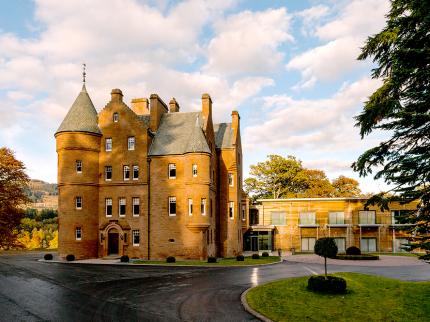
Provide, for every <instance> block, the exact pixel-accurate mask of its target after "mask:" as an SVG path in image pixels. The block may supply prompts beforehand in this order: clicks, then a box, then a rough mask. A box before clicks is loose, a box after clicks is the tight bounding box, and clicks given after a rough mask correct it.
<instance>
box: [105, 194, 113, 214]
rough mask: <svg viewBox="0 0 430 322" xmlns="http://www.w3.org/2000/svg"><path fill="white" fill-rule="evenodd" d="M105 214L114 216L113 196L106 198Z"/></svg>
mask: <svg viewBox="0 0 430 322" xmlns="http://www.w3.org/2000/svg"><path fill="white" fill-rule="evenodd" d="M105 214H106V217H112V198H106V199H105Z"/></svg>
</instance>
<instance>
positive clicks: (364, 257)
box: [336, 254, 379, 260]
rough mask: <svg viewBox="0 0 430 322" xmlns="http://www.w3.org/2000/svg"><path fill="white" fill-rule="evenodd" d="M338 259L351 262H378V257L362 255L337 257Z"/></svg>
mask: <svg viewBox="0 0 430 322" xmlns="http://www.w3.org/2000/svg"><path fill="white" fill-rule="evenodd" d="M336 259H349V260H377V259H379V256H378V255H371V254H361V255H343V254H342V255H337V256H336Z"/></svg>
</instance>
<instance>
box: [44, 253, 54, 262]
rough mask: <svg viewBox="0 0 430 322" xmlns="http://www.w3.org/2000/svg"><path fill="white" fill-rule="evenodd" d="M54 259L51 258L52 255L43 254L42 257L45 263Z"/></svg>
mask: <svg viewBox="0 0 430 322" xmlns="http://www.w3.org/2000/svg"><path fill="white" fill-rule="evenodd" d="M53 258H54V257H53V256H52V254H45V256H43V259H44V260H46V261H50V260H52V259H53Z"/></svg>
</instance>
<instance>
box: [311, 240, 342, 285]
mask: <svg viewBox="0 0 430 322" xmlns="http://www.w3.org/2000/svg"><path fill="white" fill-rule="evenodd" d="M314 252H315V254H317V255H319V256H322V257H324V270H325V278H326V279H327V257H330V258H334V257H336V255H337V246H336V243H335V241H334V238H331V237H323V238H320V239H318V240H317V241H316V243H315V247H314Z"/></svg>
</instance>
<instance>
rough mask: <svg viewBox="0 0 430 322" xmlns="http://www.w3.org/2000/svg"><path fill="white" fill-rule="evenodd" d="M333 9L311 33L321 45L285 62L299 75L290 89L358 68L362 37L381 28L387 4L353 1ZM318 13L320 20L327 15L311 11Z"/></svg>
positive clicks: (307, 21) (387, 2) (322, 10)
mask: <svg viewBox="0 0 430 322" xmlns="http://www.w3.org/2000/svg"><path fill="white" fill-rule="evenodd" d="M338 8H340V9H338ZM334 9H335V10H339V12H338V14H337V15H335V17H334V18H333V19H332V20H331V21H329V22H327V23H325V24H323V25H321V26H318V27H316V29H315V31H314V35H315V36H317V37H318V38H319V39H320V40H321V41H324V42H325V43H324V44H322V45H320V46H317V47H314V48H311V49H309V50H307V51H305V52H303V53H300V54H298V55H296V56H295V57H293V58H292V59H291V60H290V61H289V62H288V63H287V65H286V68H287V69H288V70H297V71H299V72H300V74H301V76H302V79H301V81H300V82H299V83H298V84H296V85H295V86H294V87H293V88H294V89H307V88H311V87H313V86H314V85H315V84H316V83H317V81H327V80H336V79H338V78H339V77H340V76H342V75H345V74H347V73H348V72H351V71H352V70H354V69H356V68H358V67H360V65H361V64H363V63H362V62H359V61H357V57H358V55H359V54H360V47H362V46H363V45H364V42H365V39H366V37H368V36H370V35H373V34H375V33H377V32H379V31H380V30H381V29H382V28H383V26H384V24H385V18H384V16H385V14H387V13H388V10H389V1H387V0H384V1H374V0H354V1H349V2H345V5H343V6H340V7H334ZM304 13H306V11H305V12H304ZM308 14H309V13H308ZM318 14H320V16H319V17H322V16H325V15H326V14H327V12H326V11H324V9H319V10H317V9H315V15H316V16H318ZM302 16H303V24H304V27H306V26H307V25H309V19H310V18H307V17H308V16H307V15H306V14H302ZM311 21H315V19H313V20H312V19H311ZM315 23H316V22H313V24H315Z"/></svg>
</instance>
